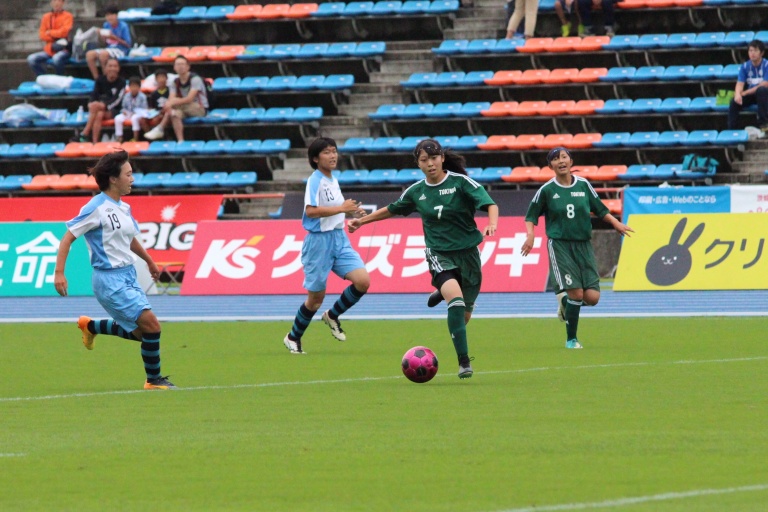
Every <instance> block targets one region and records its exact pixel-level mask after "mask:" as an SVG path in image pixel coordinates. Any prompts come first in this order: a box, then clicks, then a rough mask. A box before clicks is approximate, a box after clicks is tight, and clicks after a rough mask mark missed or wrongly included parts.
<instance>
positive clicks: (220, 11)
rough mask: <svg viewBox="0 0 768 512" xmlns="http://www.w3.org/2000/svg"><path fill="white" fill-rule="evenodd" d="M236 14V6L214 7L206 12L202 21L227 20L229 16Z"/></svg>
mask: <svg viewBox="0 0 768 512" xmlns="http://www.w3.org/2000/svg"><path fill="white" fill-rule="evenodd" d="M234 12H235V6H234V5H212V6H210V7H209V8H208V10H206V11H205V14H203V16H202V19H204V20H210V21H213V20H225V19H227V14H233V13H234Z"/></svg>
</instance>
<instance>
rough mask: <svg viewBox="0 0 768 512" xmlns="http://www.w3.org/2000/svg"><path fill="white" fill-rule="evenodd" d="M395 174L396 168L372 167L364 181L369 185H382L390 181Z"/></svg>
mask: <svg viewBox="0 0 768 512" xmlns="http://www.w3.org/2000/svg"><path fill="white" fill-rule="evenodd" d="M396 175H397V170H396V169H374V170H372V171H371V172H369V173H368V176H367V177H366V178H365V183H367V184H369V185H384V184H385V183H391V180H392V179H394V177H395V176H396Z"/></svg>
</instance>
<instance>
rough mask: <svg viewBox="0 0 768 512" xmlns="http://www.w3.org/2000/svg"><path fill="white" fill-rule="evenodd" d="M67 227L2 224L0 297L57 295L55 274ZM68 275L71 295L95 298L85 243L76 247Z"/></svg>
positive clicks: (47, 224) (67, 270) (68, 262)
mask: <svg viewBox="0 0 768 512" xmlns="http://www.w3.org/2000/svg"><path fill="white" fill-rule="evenodd" d="M66 231H67V226H66V225H65V224H64V223H63V222H24V223H21V222H19V223H3V222H0V296H3V297H29V296H43V295H56V290H55V289H54V287H53V271H54V269H55V268H56V253H57V252H58V250H59V243H60V241H61V238H62V237H63V236H64V233H65V232H66ZM66 276H67V280H68V282H69V283H68V284H69V286H68V293H69V294H70V295H93V290H92V289H91V264H90V257H89V255H88V248H87V247H86V244H85V241H84V240H82V241H81V240H78V241H76V242H75V243H74V244H72V248H71V250H70V253H69V258H68V259H67V268H66Z"/></svg>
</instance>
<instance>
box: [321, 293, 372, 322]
mask: <svg viewBox="0 0 768 512" xmlns="http://www.w3.org/2000/svg"><path fill="white" fill-rule="evenodd" d="M363 295H365V292H361V291H359V290H358V289H357V288H355V285H353V284H351V285H349V286H347V288H346V289H345V290H344V292H343V293H342V294H341V297H339V298H338V300H337V301H336V302H334V303H333V307H332V308H331V309H330V311H329V312H328V316H330V317H331V318H332V319H333V320H336V319H337V318H339V316H341V314H342V313H344V312H345V311H346V310H348V309H349V308H351V307H352V306H354V305H355V304H357V303H358V301H359V300H360V299H362V298H363Z"/></svg>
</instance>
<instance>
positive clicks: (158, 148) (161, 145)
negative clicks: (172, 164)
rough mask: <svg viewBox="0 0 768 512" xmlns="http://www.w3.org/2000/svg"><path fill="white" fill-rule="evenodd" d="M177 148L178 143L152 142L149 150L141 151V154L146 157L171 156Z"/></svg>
mask: <svg viewBox="0 0 768 512" xmlns="http://www.w3.org/2000/svg"><path fill="white" fill-rule="evenodd" d="M175 148H176V142H174V141H164V140H158V141H155V142H150V144H149V147H148V148H147V149H143V150H140V151H139V153H140V154H141V155H144V156H161V155H169V154H171V152H172V151H173V150H174V149H175Z"/></svg>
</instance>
